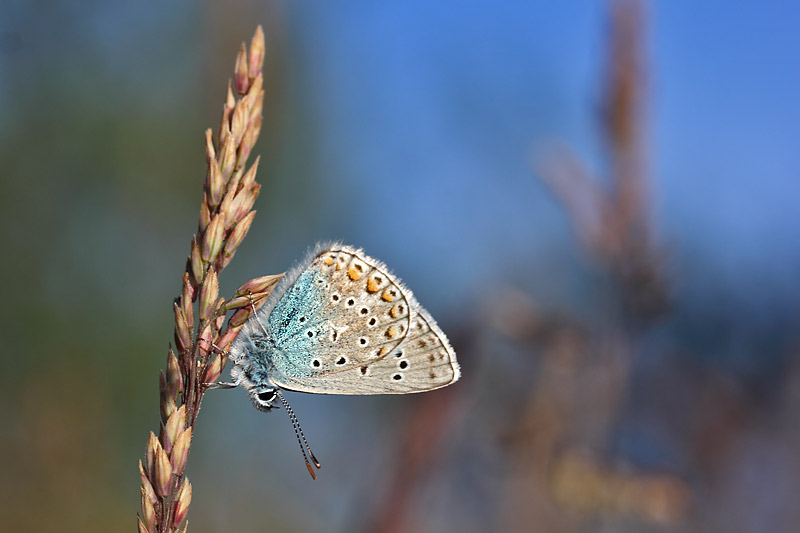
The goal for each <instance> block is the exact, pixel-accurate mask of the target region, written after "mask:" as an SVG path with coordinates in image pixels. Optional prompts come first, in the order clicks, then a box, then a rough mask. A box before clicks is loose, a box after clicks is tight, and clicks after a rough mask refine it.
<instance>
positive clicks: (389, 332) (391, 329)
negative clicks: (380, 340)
mask: <svg viewBox="0 0 800 533" xmlns="http://www.w3.org/2000/svg"><path fill="white" fill-rule="evenodd" d="M399 334H400V330H399V329H397V326H389V329H387V330H386V336H387V337H389V338H390V339H393V338H395V337H397V336H398V335H399Z"/></svg>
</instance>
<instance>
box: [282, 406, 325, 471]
mask: <svg viewBox="0 0 800 533" xmlns="http://www.w3.org/2000/svg"><path fill="white" fill-rule="evenodd" d="M275 394H276V395H277V396H278V399H279V400H280V401H281V403H282V404H283V407H284V408H285V409H286V413H287V414H288V415H289V420H291V421H292V428H294V434H295V436H296V437H297V443H298V444H299V445H300V452H302V454H303V459H304V460H305V462H306V468H308V473H309V474H311V477H312V478H313V479H317V474H316V473H314V468H312V466H311V463H310V462H309V461H308V457H309V456H311V461H313V463H314V466H316V467H317V468H322V465H321V464H320V463H319V461H317V458H316V457H314V452H312V451H311V447H310V446H309V445H308V441H307V440H306V436H305V434H304V433H303V428H301V427H300V422H298V420H297V416H295V414H294V411H293V410H292V407H291V406H290V405H289V402H287V401H286V398H284V397H283V395H282V394H281V393H280V391H275ZM306 450H308V455H306Z"/></svg>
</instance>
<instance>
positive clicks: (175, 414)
mask: <svg viewBox="0 0 800 533" xmlns="http://www.w3.org/2000/svg"><path fill="white" fill-rule="evenodd" d="M263 60H264V33H263V31H262V29H261V26H259V27H258V28H257V30H256V32H255V34H254V36H253V39H252V42H251V43H250V50H249V53H248V50H247V47H246V46H245V44H244V43H242V46H241V48H240V49H239V53H238V55H237V57H236V65H235V70H234V81H233V86H234V87H235V90H236V96H234V93H233V90H232V88H231V84H230V83H228V93H227V97H226V100H225V103H224V106H223V111H222V122H221V124H220V127H219V131H218V132H217V137H216V142H214V138H213V134H212V132H211V130H210V129H209V130H207V131H206V158H207V161H208V172H207V174H206V180H205V183H204V187H203V201H202V203H201V204H200V221H199V224H198V229H197V233H196V234H195V235H194V236H193V237H192V242H191V251H190V253H189V257H188V259H187V261H186V271H185V272H184V274H183V280H182V287H183V288H182V291H181V295H180V296H179V297H178V298H176V299H175V302H174V303H173V310H174V312H175V348H174V349H173V348H172V347H170V348H169V351H168V353H167V366H166V371H165V372H163V371H162V372H161V373H160V374H159V383H160V394H161V401H160V408H161V424H160V430H159V433H158V436H156V435H155V434H154V433H153V432H151V433H150V438H149V440H148V443H147V448H146V451H145V460H144V461H139V472H140V474H141V480H142V488H141V498H142V501H141V504H142V508H141V512H140V513H139V521H138V524H139V531H140V533H144V532H147V533H156V532H159V533H160V532H172V531H179V530H180V531H186V529H187V527H188V521H186V516H187V513H188V511H189V504H190V502H191V499H192V485H191V484H190V483H189V481H188V479H187V478H186V476H185V475H184V469H185V468H186V461H187V458H188V455H189V447H190V446H191V441H192V434H193V429H194V425H195V422H196V419H197V414H198V412H199V410H200V402H201V401H202V399H203V394H204V393H205V391H206V389H207V384H208V383H212V382H214V381H216V380H217V378H218V377H219V375H220V374H221V373H222V370H223V368H224V367H225V362H226V358H225V355H224V354H221V353H216V354H215V353H214V352H215V351H217V352H218V350H215V349H214V348H213V347H212V343H213V345H215V346H217V347H218V348H221V349H224V348H225V347H226V346H228V344H230V342H231V341H232V340H233V339H234V338H235V337H236V335H237V334H238V333H239V330H240V329H241V327H242V326H243V325H244V323H245V322H246V321H247V319H248V318H249V316H250V313H251V309H250V305H249V302H250V301H249V298H248V296H247V295H248V293H252V294H253V295H254V296H253V297H254V300H255V303H256V305H257V306H258V305H260V304H262V303H263V302H264V300H265V299H266V297H267V295H268V294H269V292H270V291H271V290H272V288H273V287H274V285H275V283H277V281H278V280H279V279H280V278H281V275H277V276H264V277H262V278H257V279H254V280H251V281H249V282H247V283H246V284H245V285H243V286H242V287H241V288H240V289H239V291H237V293H236V295H235V296H234V297H233V298H231V299H230V300H228V301H226V300H225V299H224V298H220V297H219V273H220V272H221V271H222V269H224V268H225V267H226V266H227V265H228V263H230V261H231V259H232V258H233V256H234V254H235V253H236V249H237V248H238V247H239V244H241V242H242V240H243V239H244V237H245V236H246V235H247V232H248V230H249V229H250V224H251V223H252V222H253V218H254V216H255V214H256V212H255V211H253V210H252V207H253V204H254V202H255V200H256V198H257V197H258V193H259V190H260V188H261V185H259V184H258V183H256V181H255V177H256V170H257V168H258V159H256V161H255V162H254V163H253V164H252V165H251V166H250V168H249V169H247V168H246V166H247V159H248V157H249V156H250V153H251V151H252V149H253V146H254V145H255V143H256V140H258V136H259V133H260V131H261V120H262V119H261V114H262V106H263V100H264V90H263V88H262V86H263V80H262V74H261V68H262V64H263ZM233 309H237V311H236V312H235V313H234V314H233V316H231V318H230V320H229V321H228V324H227V327H225V328H224V329H223V326H224V321H225V315H226V313H227V311H229V310H233Z"/></svg>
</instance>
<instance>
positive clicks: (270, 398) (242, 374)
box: [231, 364, 278, 411]
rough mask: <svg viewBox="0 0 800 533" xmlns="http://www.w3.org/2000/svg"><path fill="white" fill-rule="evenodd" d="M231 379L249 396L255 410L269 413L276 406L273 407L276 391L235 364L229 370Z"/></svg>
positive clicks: (264, 381)
mask: <svg viewBox="0 0 800 533" xmlns="http://www.w3.org/2000/svg"><path fill="white" fill-rule="evenodd" d="M231 377H232V378H233V381H234V383H236V384H237V385H239V386H240V387H242V388H243V389H244V390H246V391H247V394H248V396H250V401H251V402H253V405H254V406H255V407H256V409H258V410H260V411H271V410H273V409H276V408H277V407H278V406H277V405H275V402H276V401H277V400H278V398H277V389H276V388H275V387H273V386H271V385H269V384H267V382H266V380H262V379H257V378H256V377H255V376H253V375H252V373H251V372H249V371H248V369H247V368H245V367H244V366H241V365H239V364H236V365H234V366H233V368H232V369H231Z"/></svg>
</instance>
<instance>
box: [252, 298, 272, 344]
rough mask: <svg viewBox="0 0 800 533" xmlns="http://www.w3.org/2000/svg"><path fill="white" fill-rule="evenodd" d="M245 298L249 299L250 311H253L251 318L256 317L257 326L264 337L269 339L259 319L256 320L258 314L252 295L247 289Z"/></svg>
mask: <svg viewBox="0 0 800 533" xmlns="http://www.w3.org/2000/svg"><path fill="white" fill-rule="evenodd" d="M247 296H248V297H250V309H252V310H253V316H254V317H256V322H258V325H259V326H261V331H263V332H264V335H266V336H268V337H269V333H267V328H265V327H264V324H262V323H261V319H260V318H258V312H257V311H256V304H255V302H254V301H253V293H252V292H250V290H249V289H248V291H247Z"/></svg>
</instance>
